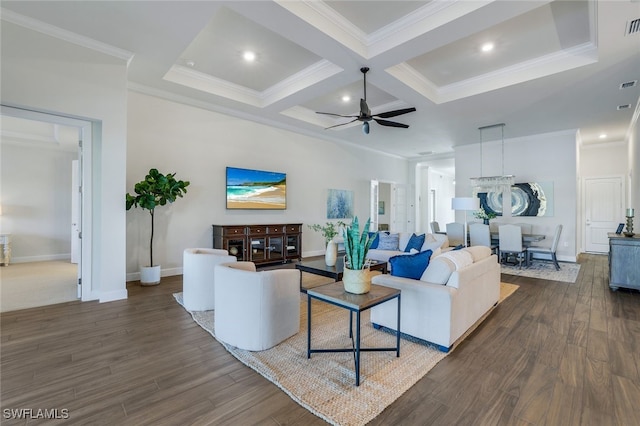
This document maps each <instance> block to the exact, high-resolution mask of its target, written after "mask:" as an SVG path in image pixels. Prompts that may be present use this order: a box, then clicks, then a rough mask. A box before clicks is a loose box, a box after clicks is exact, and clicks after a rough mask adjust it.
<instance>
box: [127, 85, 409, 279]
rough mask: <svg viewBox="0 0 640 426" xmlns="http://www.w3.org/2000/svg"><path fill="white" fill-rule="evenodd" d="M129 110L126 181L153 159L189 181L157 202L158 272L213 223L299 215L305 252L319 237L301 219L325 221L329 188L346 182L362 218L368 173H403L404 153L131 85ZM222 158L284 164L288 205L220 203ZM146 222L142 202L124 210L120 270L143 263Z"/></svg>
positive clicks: (176, 268)
mask: <svg viewBox="0 0 640 426" xmlns="http://www.w3.org/2000/svg"><path fill="white" fill-rule="evenodd" d="M128 116H129V124H128V136H127V139H128V145H127V158H128V161H127V184H126V188H127V191H128V192H131V191H133V186H134V184H135V183H136V182H139V181H140V180H142V179H143V178H144V176H145V174H146V173H147V172H148V171H149V169H150V168H152V167H155V168H157V169H158V170H160V171H161V172H163V173H169V172H175V173H176V177H177V178H178V179H182V180H188V181H190V182H191V184H190V186H189V187H188V193H187V194H186V195H185V197H184V198H183V199H179V200H178V201H177V202H176V203H175V204H173V205H171V206H168V207H166V208H162V207H161V208H159V209H158V210H156V233H155V236H154V262H155V263H160V264H162V269H163V274H164V275H172V274H179V273H181V267H182V252H183V250H184V249H185V248H189V247H211V245H212V230H211V225H212V224H225V225H227V224H253V223H256V224H259V223H265V224H266V223H287V222H288V223H303V224H304V226H303V237H302V247H303V256H309V255H317V254H322V253H324V239H323V238H322V236H321V235H320V234H319V233H317V232H313V231H311V230H310V229H308V227H307V225H308V224H313V223H320V224H324V223H325V222H327V218H326V198H327V190H328V189H346V190H351V191H354V194H355V195H354V204H355V206H354V207H355V214H356V215H357V216H359V218H360V220H361V221H364V220H366V218H367V217H368V215H369V208H370V201H369V192H370V180H371V179H379V180H382V181H389V182H398V183H406V180H407V161H405V160H401V159H397V158H391V157H388V156H382V155H380V154H376V153H373V152H370V151H366V150H361V149H356V148H351V147H347V146H344V145H337V144H335V143H333V142H328V141H325V140H320V139H316V138H312V137H308V136H303V135H300V134H297V133H292V132H289V131H285V130H281V129H277V128H274V127H270V126H265V125H262V124H258V123H254V122H250V121H247V120H242V119H239V118H234V117H230V116H227V115H223V114H219V113H216V112H211V111H207V110H204V109H200V108H196V107H193V106H188V105H184V104H179V103H176V102H173V101H169V100H165V99H160V98H157V97H153V96H149V95H146V94H141V93H137V92H133V91H131V92H130V93H129V99H128ZM372 164H384V166H383V167H382V166H381V167H372V166H371V165H372ZM227 166H233V167H242V168H250V169H251V168H253V169H260V170H269V171H278V172H284V173H286V174H287V209H286V210H274V211H264V210H260V211H256V210H226V208H225V194H226V188H225V169H226V167H227ZM123 195H124V194H123ZM123 198H124V197H123ZM149 228H150V225H149V214H148V213H147V212H146V211H143V210H140V209H136V210H131V211H129V212H128V213H127V273H128V275H127V277H128V279H136V277H137V274H136V273H137V271H138V268H139V267H140V266H143V265H144V264H146V263H148V249H147V246H148V236H149Z"/></svg>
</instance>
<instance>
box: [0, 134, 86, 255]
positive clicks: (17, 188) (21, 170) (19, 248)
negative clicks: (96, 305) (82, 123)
mask: <svg viewBox="0 0 640 426" xmlns="http://www.w3.org/2000/svg"><path fill="white" fill-rule="evenodd" d="M0 149H1V150H2V167H1V168H0V171H1V173H0V182H2V201H3V204H4V205H5V208H4V210H5V211H4V215H3V219H4V220H3V223H2V225H3V227H2V232H3V233H10V234H12V241H11V248H12V255H11V261H12V262H13V263H21V262H34V261H43V260H68V259H70V258H71V252H70V250H71V162H72V161H73V160H75V159H76V158H77V157H78V155H77V153H76V152H69V151H62V150H58V149H51V148H43V147H40V146H37V145H34V144H30V143H29V142H28V141H23V142H18V141H8V140H7V139H6V138H3V140H2V145H1V148H0Z"/></svg>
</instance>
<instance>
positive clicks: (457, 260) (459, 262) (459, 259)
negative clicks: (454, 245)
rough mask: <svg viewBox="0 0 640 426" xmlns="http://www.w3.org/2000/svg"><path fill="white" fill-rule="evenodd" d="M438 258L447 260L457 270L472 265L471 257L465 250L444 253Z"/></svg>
mask: <svg viewBox="0 0 640 426" xmlns="http://www.w3.org/2000/svg"><path fill="white" fill-rule="evenodd" d="M439 257H444V258H446V259H449V260H450V261H451V262H452V263H453V264H454V265H455V267H456V269H457V270H460V269H462V268H465V267H467V266H469V265H472V264H473V256H471V253H469V252H468V251H466V250H456V251H453V250H451V251H448V252H446V253H442V254H441V255H440V256H439Z"/></svg>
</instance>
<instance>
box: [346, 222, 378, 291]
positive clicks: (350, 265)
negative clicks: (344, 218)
mask: <svg viewBox="0 0 640 426" xmlns="http://www.w3.org/2000/svg"><path fill="white" fill-rule="evenodd" d="M370 225H371V219H370V218H369V219H367V223H366V224H365V225H364V229H363V230H362V233H360V225H359V223H358V217H357V216H356V217H354V218H353V222H351V225H350V226H346V227H344V229H343V235H344V251H345V262H344V274H343V276H342V282H343V283H344V289H345V291H346V292H348V293H355V294H364V293H368V292H369V290H371V274H370V272H371V271H370V270H369V264H370V261H369V260H367V253H368V252H369V248H371V244H372V243H373V240H374V239H375V234H369V226H370Z"/></svg>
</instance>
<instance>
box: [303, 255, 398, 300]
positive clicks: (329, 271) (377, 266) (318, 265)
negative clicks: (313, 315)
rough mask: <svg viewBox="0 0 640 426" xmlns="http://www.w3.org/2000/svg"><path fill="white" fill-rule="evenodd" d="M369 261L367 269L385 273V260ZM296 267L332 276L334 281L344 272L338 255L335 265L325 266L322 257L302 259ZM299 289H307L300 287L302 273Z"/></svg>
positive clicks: (338, 279)
mask: <svg viewBox="0 0 640 426" xmlns="http://www.w3.org/2000/svg"><path fill="white" fill-rule="evenodd" d="M374 262H375V263H371V266H369V269H370V270H372V271H381V272H382V273H383V274H386V273H387V262H376V261H374ZM296 269H299V270H300V271H302V272H308V273H310V274H314V275H321V276H323V277H328V278H333V280H334V281H342V275H343V274H344V258H343V257H338V260H337V261H336V264H335V266H327V264H326V263H325V262H324V258H322V259H317V260H303V261H302V262H298V263H296ZM300 291H301V292H303V293H306V292H307V289H306V288H304V287H302V274H300Z"/></svg>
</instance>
